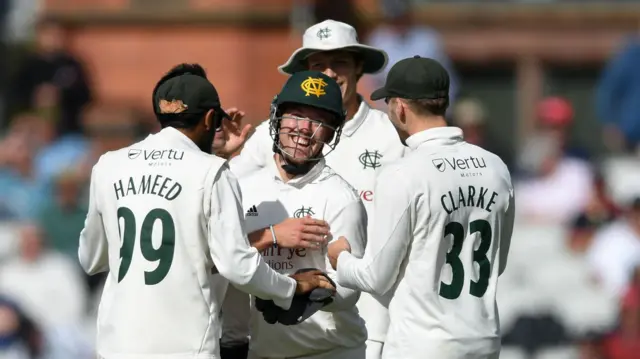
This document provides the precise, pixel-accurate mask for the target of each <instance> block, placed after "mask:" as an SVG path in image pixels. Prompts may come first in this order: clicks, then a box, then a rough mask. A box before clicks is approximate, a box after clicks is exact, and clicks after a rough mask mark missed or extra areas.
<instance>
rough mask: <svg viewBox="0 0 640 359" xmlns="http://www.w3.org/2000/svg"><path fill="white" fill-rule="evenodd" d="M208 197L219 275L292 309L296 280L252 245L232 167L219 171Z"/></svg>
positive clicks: (212, 246) (211, 239) (211, 245)
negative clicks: (247, 232)
mask: <svg viewBox="0 0 640 359" xmlns="http://www.w3.org/2000/svg"><path fill="white" fill-rule="evenodd" d="M208 198H209V199H210V209H209V211H208V214H209V226H208V228H209V236H208V242H209V249H210V251H211V258H212V259H213V262H214V264H215V266H216V268H217V269H218V272H219V273H220V274H221V275H222V276H223V277H225V278H227V279H228V280H229V281H230V282H231V283H233V284H234V285H235V286H236V287H237V288H239V289H241V290H243V291H245V292H248V293H250V294H253V295H255V296H257V297H260V298H262V299H267V300H268V299H271V300H273V301H274V303H275V304H276V305H278V306H279V307H282V308H284V309H288V308H289V307H290V305H291V299H292V298H293V295H294V293H295V290H296V281H295V280H294V279H292V278H290V277H286V276H283V275H280V274H278V273H277V272H275V271H273V270H271V268H269V266H268V265H267V264H266V263H265V262H264V261H263V259H262V256H261V255H260V253H258V251H257V250H256V249H255V248H252V247H251V246H250V245H249V242H248V240H247V236H246V231H245V228H244V216H243V211H242V205H241V203H242V199H241V194H240V187H239V185H238V182H237V180H236V178H235V176H234V175H233V174H232V173H231V172H230V171H229V169H228V166H226V165H225V166H223V167H222V168H221V169H220V170H219V171H217V174H216V175H215V179H214V180H213V184H212V186H211V193H210V196H209V197H208Z"/></svg>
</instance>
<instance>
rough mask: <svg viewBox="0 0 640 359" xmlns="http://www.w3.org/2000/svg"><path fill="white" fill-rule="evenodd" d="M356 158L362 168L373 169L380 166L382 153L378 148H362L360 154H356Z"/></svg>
mask: <svg viewBox="0 0 640 359" xmlns="http://www.w3.org/2000/svg"><path fill="white" fill-rule="evenodd" d="M358 160H359V161H360V163H361V164H362V169H367V168H371V169H374V170H375V169H376V168H378V167H380V166H382V164H381V163H380V161H381V160H382V155H381V154H380V152H379V151H378V150H375V151H369V150H364V152H363V153H362V154H361V155H360V156H358Z"/></svg>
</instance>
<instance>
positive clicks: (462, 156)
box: [337, 127, 514, 359]
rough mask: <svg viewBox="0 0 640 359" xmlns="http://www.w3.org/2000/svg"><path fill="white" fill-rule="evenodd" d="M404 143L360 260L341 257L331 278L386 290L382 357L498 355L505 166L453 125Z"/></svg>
mask: <svg viewBox="0 0 640 359" xmlns="http://www.w3.org/2000/svg"><path fill="white" fill-rule="evenodd" d="M407 144H408V145H409V146H410V147H411V149H412V150H413V151H412V152H411V153H410V154H408V155H407V156H406V157H404V158H403V159H401V160H399V161H398V162H397V163H395V164H392V165H389V166H387V167H386V168H384V169H383V170H382V172H381V173H380V175H379V177H378V180H377V183H376V202H375V205H374V206H375V207H374V218H373V221H374V222H373V223H372V225H371V227H370V232H369V237H368V242H367V248H366V250H365V255H364V258H363V259H357V258H355V257H354V256H352V255H351V254H349V253H348V252H343V253H341V254H340V256H339V257H338V267H337V269H338V270H337V272H338V283H340V285H343V286H346V287H350V288H354V289H360V290H363V291H367V292H371V293H375V294H378V295H382V294H390V295H392V299H391V303H390V306H389V315H390V327H389V332H388V333H387V338H386V341H385V346H384V350H383V355H382V357H383V359H385V358H388V359H391V358H393V359H395V358H403V359H412V358H416V359H418V358H490V357H497V354H498V353H499V351H500V323H499V318H498V312H497V305H496V299H495V298H496V290H497V284H498V276H499V274H500V273H502V272H503V271H504V268H505V265H506V262H507V254H508V250H509V244H510V241H511V233H512V230H513V221H514V194H513V187H512V185H511V179H510V175H509V172H508V170H507V167H506V166H505V164H504V163H503V162H502V161H501V160H500V159H499V158H498V157H497V156H495V155H494V154H492V153H490V152H488V151H485V150H483V149H481V148H479V147H477V146H474V145H471V144H468V143H466V142H464V141H463V139H462V130H460V129H459V128H456V127H443V128H436V129H430V130H427V131H423V132H420V133H417V134H415V135H413V136H411V137H409V138H408V139H407Z"/></svg>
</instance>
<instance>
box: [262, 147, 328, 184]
mask: <svg viewBox="0 0 640 359" xmlns="http://www.w3.org/2000/svg"><path fill="white" fill-rule="evenodd" d="M276 161H277V160H276V157H275V155H274V156H273V160H272V161H269V163H268V165H267V166H268V167H269V171H270V172H271V173H272V174H273V178H274V179H275V180H276V181H279V182H282V183H283V184H285V185H290V186H293V187H296V188H302V187H304V185H306V184H307V183H311V182H312V181H313V180H315V179H316V178H318V176H319V175H320V174H321V173H322V169H323V168H324V167H325V160H324V158H321V159H320V160H319V161H318V163H316V164H315V165H314V166H313V167H311V170H309V172H307V173H305V174H303V175H302V176H297V177H294V178H292V179H290V180H289V181H287V182H284V181H283V180H282V178H281V177H280V171H279V170H278V165H277V164H276Z"/></svg>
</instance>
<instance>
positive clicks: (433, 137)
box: [406, 127, 463, 150]
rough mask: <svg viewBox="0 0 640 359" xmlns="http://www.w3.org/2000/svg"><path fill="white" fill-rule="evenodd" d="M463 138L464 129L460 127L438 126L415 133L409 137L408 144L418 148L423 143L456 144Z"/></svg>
mask: <svg viewBox="0 0 640 359" xmlns="http://www.w3.org/2000/svg"><path fill="white" fill-rule="evenodd" d="M462 140H463V136H462V129H460V128H458V127H437V128H431V129H428V130H424V131H421V132H418V133H416V134H413V135H411V136H409V138H407V141H406V142H407V146H409V148H411V150H416V149H417V148H418V147H420V146H422V145H425V144H426V145H429V144H449V145H452V144H455V143H458V142H461V141H462Z"/></svg>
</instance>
